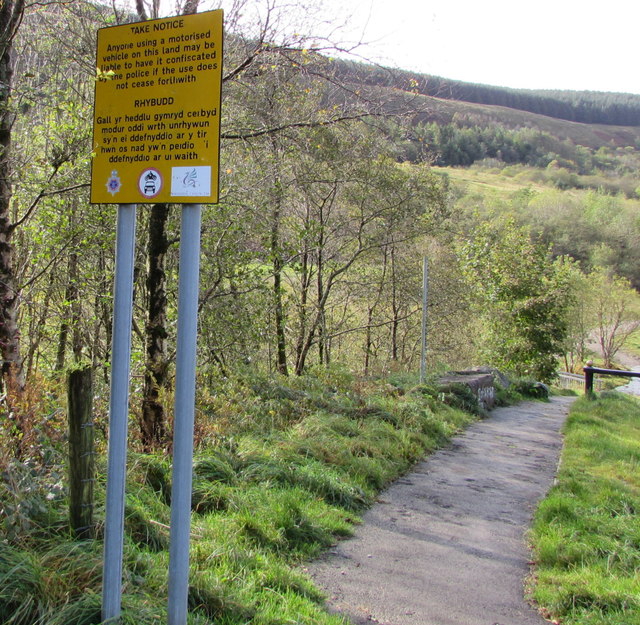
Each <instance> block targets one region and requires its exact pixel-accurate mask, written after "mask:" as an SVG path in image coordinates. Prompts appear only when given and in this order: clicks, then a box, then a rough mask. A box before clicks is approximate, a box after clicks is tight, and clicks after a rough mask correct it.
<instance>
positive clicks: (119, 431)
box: [102, 204, 136, 621]
mask: <svg viewBox="0 0 640 625" xmlns="http://www.w3.org/2000/svg"><path fill="white" fill-rule="evenodd" d="M135 239H136V205H135V204H121V205H120V206H118V223H117V234H116V275H115V282H114V299H113V338H112V349H111V398H110V405H109V453H108V457H109V459H108V469H107V500H106V518H105V528H104V564H103V572H102V620H103V621H108V620H109V619H116V618H118V617H119V616H120V605H121V595H122V550H123V533H124V493H125V474H126V463H127V423H128V419H129V373H130V362H131V319H132V314H133V258H134V250H135Z"/></svg>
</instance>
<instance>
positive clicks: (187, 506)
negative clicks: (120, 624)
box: [169, 204, 201, 625]
mask: <svg viewBox="0 0 640 625" xmlns="http://www.w3.org/2000/svg"><path fill="white" fill-rule="evenodd" d="M200 220H201V206H200V204H185V205H184V206H183V207H182V224H181V232H180V270H179V272H180V273H179V285H178V345H177V354H176V396H175V412H174V421H173V484H172V487H171V531H170V543H169V625H185V623H186V622H187V598H188V589H189V535H190V531H191V488H192V465H193V423H194V414H195V392H196V343H197V329H198V328H197V326H198V286H199V272H200Z"/></svg>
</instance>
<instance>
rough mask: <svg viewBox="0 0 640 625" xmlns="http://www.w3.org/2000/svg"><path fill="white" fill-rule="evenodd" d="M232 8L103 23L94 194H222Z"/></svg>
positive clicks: (115, 199)
mask: <svg viewBox="0 0 640 625" xmlns="http://www.w3.org/2000/svg"><path fill="white" fill-rule="evenodd" d="M221 84H222V11H208V12H205V13H197V14H194V15H184V16H180V17H170V18H164V19H160V20H151V21H147V22H138V23H135V24H125V25H122V26H113V27H110V28H103V29H101V30H99V31H98V49H97V78H96V97H95V110H94V123H93V151H94V158H93V166H92V172H91V201H92V202H93V203H95V204H143V203H156V202H175V203H182V202H187V203H194V202H195V203H215V202H217V201H218V176H219V154H220V92H221Z"/></svg>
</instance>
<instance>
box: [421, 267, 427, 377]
mask: <svg viewBox="0 0 640 625" xmlns="http://www.w3.org/2000/svg"><path fill="white" fill-rule="evenodd" d="M428 290H429V261H428V260H427V258H426V256H425V257H424V259H423V261H422V349H421V352H420V383H421V384H424V383H425V380H426V379H427V295H428Z"/></svg>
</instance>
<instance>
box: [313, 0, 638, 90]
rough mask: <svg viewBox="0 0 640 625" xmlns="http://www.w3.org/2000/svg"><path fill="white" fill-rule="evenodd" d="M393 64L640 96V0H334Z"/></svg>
mask: <svg viewBox="0 0 640 625" xmlns="http://www.w3.org/2000/svg"><path fill="white" fill-rule="evenodd" d="M326 3H327V9H328V11H332V10H333V11H335V18H336V19H337V20H338V21H339V20H340V19H343V18H346V19H347V22H346V28H345V30H344V32H343V35H344V36H346V38H347V39H350V40H359V39H360V38H362V40H363V41H366V42H368V43H367V45H365V46H361V47H360V48H359V51H360V54H361V55H362V56H363V57H364V58H366V59H370V60H373V61H376V62H379V63H381V64H383V65H389V66H393V67H398V68H401V69H408V70H416V71H419V72H422V73H426V74H432V75H436V76H442V77H445V78H451V79H456V80H463V81H467V82H474V83H482V84H489V85H494V86H502V87H513V88H525V89H569V90H589V91H617V92H623V93H635V94H640V71H638V66H637V65H636V63H637V61H638V56H639V51H640V43H639V39H640V3H638V2H636V1H635V0H607V1H605V2H593V1H592V2H590V1H589V0H581V1H576V0H536V2H522V1H518V0H475V1H473V0H437V1H435V2H434V1H429V0H326Z"/></svg>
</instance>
